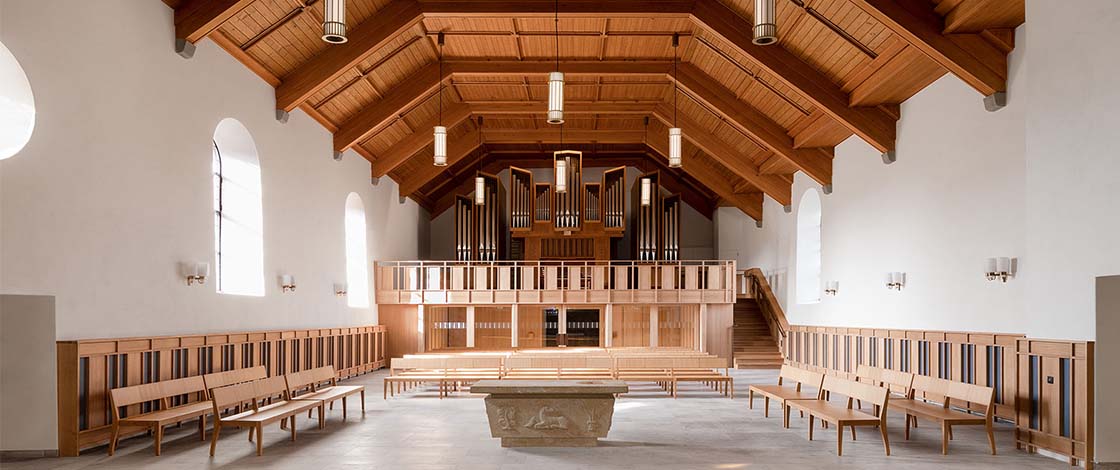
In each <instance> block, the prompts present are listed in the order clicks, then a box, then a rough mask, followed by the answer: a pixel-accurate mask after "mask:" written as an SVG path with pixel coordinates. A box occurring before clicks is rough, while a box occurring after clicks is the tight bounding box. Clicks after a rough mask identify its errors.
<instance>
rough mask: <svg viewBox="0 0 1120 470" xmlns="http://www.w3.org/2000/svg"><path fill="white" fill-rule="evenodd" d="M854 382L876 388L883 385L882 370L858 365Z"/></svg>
mask: <svg viewBox="0 0 1120 470" xmlns="http://www.w3.org/2000/svg"><path fill="white" fill-rule="evenodd" d="M856 382H862V383H865V384H871V385H875V386H878V385H879V384H881V383H883V369H880V368H878V367H871V366H869V365H866V364H860V365H858V366H856Z"/></svg>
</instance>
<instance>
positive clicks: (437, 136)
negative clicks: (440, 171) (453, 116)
mask: <svg viewBox="0 0 1120 470" xmlns="http://www.w3.org/2000/svg"><path fill="white" fill-rule="evenodd" d="M432 144H433V147H435V153H434V154H433V156H432V163H433V164H434V165H435V166H447V128H446V127H443V126H436V128H435V133H434V134H433V136H432Z"/></svg>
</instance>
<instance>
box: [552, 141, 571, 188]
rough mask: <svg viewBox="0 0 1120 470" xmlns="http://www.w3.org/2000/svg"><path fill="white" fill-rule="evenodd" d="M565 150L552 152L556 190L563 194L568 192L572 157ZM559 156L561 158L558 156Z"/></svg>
mask: <svg viewBox="0 0 1120 470" xmlns="http://www.w3.org/2000/svg"><path fill="white" fill-rule="evenodd" d="M560 148H561V149H563V148H564V125H563V124H561V125H560ZM563 154H564V151H563V150H558V151H556V152H553V153H552V161H553V170H552V171H553V173H556V175H555V179H556V182H555V183H556V184H554V185H553V186H554V188H553V189H554V190H555V191H556V194H563V193H566V192H568V159H569V158H570V157H567V156H564V155H563ZM557 157H559V158H557Z"/></svg>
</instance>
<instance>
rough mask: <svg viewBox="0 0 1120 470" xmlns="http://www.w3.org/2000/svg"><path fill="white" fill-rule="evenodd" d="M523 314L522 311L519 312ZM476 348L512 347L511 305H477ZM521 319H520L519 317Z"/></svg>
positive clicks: (475, 313)
mask: <svg viewBox="0 0 1120 470" xmlns="http://www.w3.org/2000/svg"><path fill="white" fill-rule="evenodd" d="M517 314H518V316H519V317H520V316H521V312H520V311H518V312H517ZM474 318H475V329H474V331H475V340H474V341H475V342H474V344H475V349H481V350H492V349H509V348H510V347H511V342H510V337H511V333H512V328H511V327H510V320H511V311H510V308H509V307H481V306H480V307H475V312H474ZM519 320H520V319H519Z"/></svg>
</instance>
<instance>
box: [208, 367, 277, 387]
mask: <svg viewBox="0 0 1120 470" xmlns="http://www.w3.org/2000/svg"><path fill="white" fill-rule="evenodd" d="M265 377H268V371H266V370H265V368H264V366H256V367H247V368H244V369H235V370H227V371H225V372H214V373H212V374H206V375H203V376H202V380H203V382H205V383H206V390H207V391H210V390H213V389H215V388H218V387H225V386H227V385H233V384H239V383H243V382H253V381H257V380H260V379H263V378H265Z"/></svg>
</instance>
